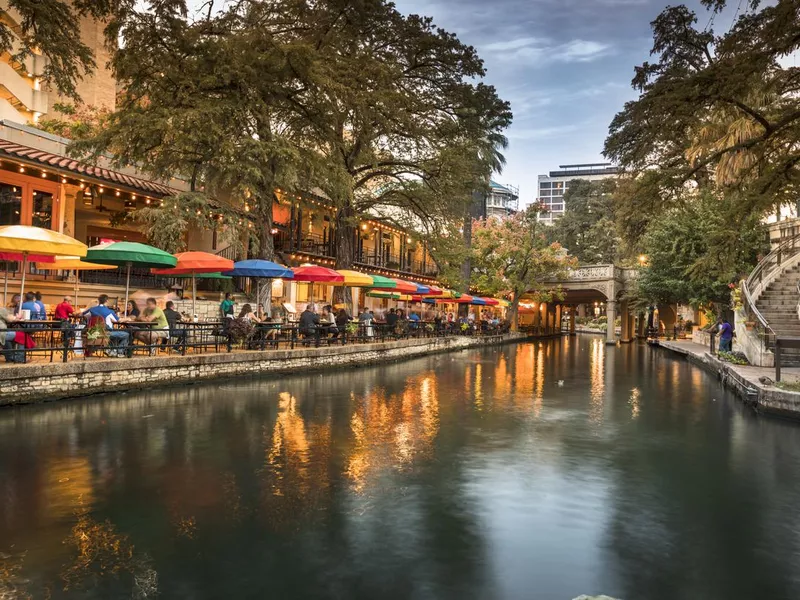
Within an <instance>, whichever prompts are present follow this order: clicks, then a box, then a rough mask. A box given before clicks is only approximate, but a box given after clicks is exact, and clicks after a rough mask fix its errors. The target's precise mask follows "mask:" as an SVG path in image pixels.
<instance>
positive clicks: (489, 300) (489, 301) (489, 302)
mask: <svg viewBox="0 0 800 600" xmlns="http://www.w3.org/2000/svg"><path fill="white" fill-rule="evenodd" d="M481 300H483V301H484V303H485V304H486V305H487V306H499V304H500V300H495V299H494V298H481Z"/></svg>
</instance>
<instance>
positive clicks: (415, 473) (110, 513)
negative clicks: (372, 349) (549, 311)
mask: <svg viewBox="0 0 800 600" xmlns="http://www.w3.org/2000/svg"><path fill="white" fill-rule="evenodd" d="M602 341H603V340H602V339H600V338H595V337H586V336H583V337H581V336H579V337H578V338H572V339H563V340H560V341H551V342H542V343H526V344H520V345H516V346H513V345H512V346H503V347H496V348H489V349H485V350H474V351H464V352H460V353H455V354H443V355H438V356H434V357H428V358H423V359H418V360H413V361H408V362H403V363H398V364H391V365H386V366H381V367H375V368H364V369H359V370H347V371H344V370H339V369H337V368H336V367H330V368H328V369H327V372H325V373H322V374H320V373H312V374H307V375H303V376H297V377H289V378H281V379H272V380H270V379H265V380H242V381H238V382H228V383H223V384H217V383H214V384H203V385H196V386H189V387H186V386H184V387H179V388H173V389H163V390H156V391H147V392H137V393H131V394H125V395H109V396H104V397H94V398H89V399H85V400H81V401H70V402H61V403H55V404H50V405H40V406H31V407H23V408H19V409H8V410H3V411H0V598H3V599H5V598H27V597H31V598H81V599H89V598H91V599H95V598H97V599H100V598H102V599H114V598H126V599H127V598H156V597H158V598H167V599H176V598H193V599H195V598H237V599H238V598H276V599H284V598H287V599H294V598H297V599H306V598H308V599H317V598H319V599H325V598H337V599H339V598H341V599H348V600H349V599H353V600H357V599H365V600H373V599H379V600H394V599H398V600H399V599H440V598H443V599H450V598H452V599H473V598H474V599H517V598H519V599H529V598H530V599H536V600H550V599H552V600H569V599H571V598H574V597H576V596H578V595H580V594H601V593H603V594H608V595H610V596H613V597H614V598H622V599H625V600H640V599H641V600H659V599H665V600H667V599H669V600H676V599H678V600H692V599H701V600H714V599H720V600H722V599H724V600H736V599H742V600H744V599H747V600H752V599H753V598H759V599H761V598H764V599H770V600H779V599H783V598H786V599H789V598H791V599H796V598H800V519H798V514H800V428H799V427H798V425H797V424H794V423H790V422H783V421H779V420H775V419H769V418H759V417H756V416H755V415H753V414H751V413H750V412H749V411H748V410H746V409H745V408H743V407H742V406H741V404H740V403H739V402H738V401H737V400H735V399H733V398H732V397H730V396H729V395H728V394H726V393H725V392H724V391H723V390H722V389H721V388H720V387H719V384H718V383H717V382H716V381H715V380H714V379H713V378H712V377H709V376H707V375H705V374H704V373H702V372H700V371H699V370H697V369H696V368H694V367H692V366H691V365H689V364H688V363H686V362H683V361H680V360H675V359H673V358H670V357H669V356H668V355H667V354H666V353H663V352H660V351H657V350H655V351H654V350H651V349H649V348H647V347H642V346H635V345H634V346H624V347H620V348H610V349H607V348H606V347H605V346H604V345H603V343H602ZM560 380H561V381H563V385H560V384H559V381H560Z"/></svg>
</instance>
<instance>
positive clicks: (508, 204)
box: [486, 181, 519, 217]
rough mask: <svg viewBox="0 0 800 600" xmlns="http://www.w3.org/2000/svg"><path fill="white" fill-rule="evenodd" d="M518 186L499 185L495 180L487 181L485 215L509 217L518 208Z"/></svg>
mask: <svg viewBox="0 0 800 600" xmlns="http://www.w3.org/2000/svg"><path fill="white" fill-rule="evenodd" d="M518 202H519V188H517V187H514V186H511V185H501V184H499V183H497V182H496V181H490V182H489V194H488V195H487V196H486V216H487V217H510V216H511V215H513V214H514V213H516V212H517V210H518V209H519V205H518Z"/></svg>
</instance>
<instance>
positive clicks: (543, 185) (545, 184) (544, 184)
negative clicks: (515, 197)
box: [539, 181, 553, 190]
mask: <svg viewBox="0 0 800 600" xmlns="http://www.w3.org/2000/svg"><path fill="white" fill-rule="evenodd" d="M551 187H553V184H552V183H550V182H549V181H548V182H542V183H540V184H539V189H541V190H549V189H550V188H551Z"/></svg>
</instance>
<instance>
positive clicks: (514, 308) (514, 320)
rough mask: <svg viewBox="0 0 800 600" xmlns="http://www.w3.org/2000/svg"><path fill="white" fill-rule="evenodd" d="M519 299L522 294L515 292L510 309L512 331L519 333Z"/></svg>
mask: <svg viewBox="0 0 800 600" xmlns="http://www.w3.org/2000/svg"><path fill="white" fill-rule="evenodd" d="M519 298H520V294H518V293H517V292H514V299H513V300H512V301H511V306H510V307H509V309H508V320H509V322H510V323H511V331H514V332H517V331H519Z"/></svg>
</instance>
